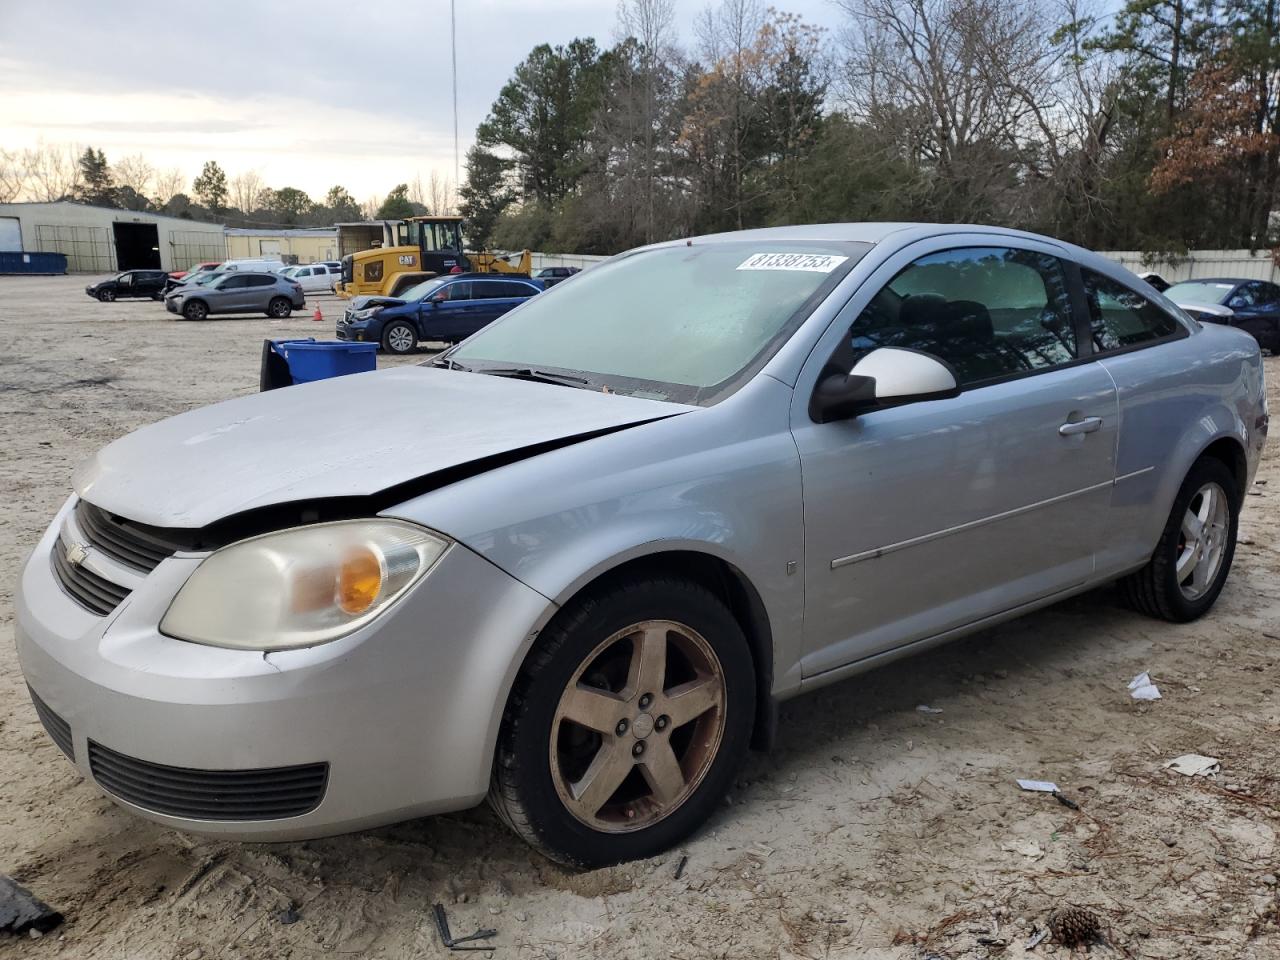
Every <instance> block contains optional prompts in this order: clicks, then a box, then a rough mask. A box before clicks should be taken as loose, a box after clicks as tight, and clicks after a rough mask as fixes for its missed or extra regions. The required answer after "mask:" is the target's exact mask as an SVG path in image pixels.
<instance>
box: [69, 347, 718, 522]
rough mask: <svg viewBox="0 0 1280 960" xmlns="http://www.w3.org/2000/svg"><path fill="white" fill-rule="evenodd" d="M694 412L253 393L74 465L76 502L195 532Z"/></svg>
mask: <svg viewBox="0 0 1280 960" xmlns="http://www.w3.org/2000/svg"><path fill="white" fill-rule="evenodd" d="M693 409H696V408H695V407H689V406H685V405H682V404H676V403H665V402H662V401H657V400H642V399H639V398H635V397H625V396H618V395H616V394H605V393H599V392H596V391H593V390H581V389H577V388H572V387H562V386H556V385H551V384H545V383H533V382H529V381H525V380H514V379H510V378H507V377H496V376H486V375H481V374H475V373H463V372H460V371H450V370H442V369H437V368H432V367H417V366H411V367H399V368H396V369H391V370H380V371H377V372H374V373H362V374H355V375H352V376H346V377H338V378H335V379H332V380H322V381H319V382H317V383H310V384H302V385H300V386H294V387H286V388H284V389H282V390H272V391H270V392H268V393H258V394H253V395H251V396H247V397H240V398H238V399H235V400H228V401H225V402H223V403H218V404H214V405H213V406H209V407H202V408H200V409H198V410H192V411H190V412H189V413H183V414H180V415H179V416H176V417H172V418H170V419H168V420H162V421H160V422H159V423H155V424H152V425H151V426H147V427H143V428H142V429H140V430H137V431H135V432H133V433H131V434H128V435H127V436H124V437H122V438H120V439H119V440H117V441H115V442H114V443H112V444H110V445H108V446H106V447H104V448H103V449H102V450H100V451H98V453H96V454H95V455H94V456H93V457H91V458H90V459H89V460H87V461H86V462H84V463H83V464H81V465H80V466H79V467H78V468H77V469H76V471H75V474H74V475H73V478H72V479H73V483H74V486H75V489H76V493H78V494H79V495H80V496H81V497H83V498H85V499H86V500H88V501H90V502H91V503H94V504H96V505H97V506H99V507H102V508H103V509H105V510H109V511H111V512H112V513H116V514H119V515H120V516H123V517H127V518H128V519H130V520H135V521H138V522H140V523H146V524H150V525H152V526H158V527H177V528H188V529H190V528H198V527H203V526H206V525H208V524H210V523H212V522H214V521H216V520H221V519H223V518H225V517H228V516H231V515H233V514H237V513H241V512H243V511H245V510H251V509H254V508H256V507H265V506H271V505H274V504H282V503H289V502H293V501H302V500H313V499H322V498H328V497H358V496H369V495H373V494H377V493H379V492H381V491H384V490H387V489H388V488H390V487H394V486H396V485H397V484H401V483H406V482H409V481H414V480H418V479H422V478H426V477H429V476H430V475H432V474H434V473H437V472H439V471H442V470H448V469H450V468H456V467H462V466H464V465H466V464H469V463H474V462H476V461H481V460H484V459H486V458H490V457H498V456H504V455H507V456H509V455H511V454H513V453H515V454H518V452H519V451H520V450H522V449H525V448H531V447H539V446H540V445H545V444H549V443H557V442H572V441H573V438H575V437H581V436H584V435H590V434H594V433H597V432H599V431H607V430H612V429H618V428H621V427H626V426H630V425H634V424H639V423H644V422H646V421H649V420H656V419H660V418H663V417H668V416H671V415H673V414H680V413H685V412H688V411H690V410H693Z"/></svg>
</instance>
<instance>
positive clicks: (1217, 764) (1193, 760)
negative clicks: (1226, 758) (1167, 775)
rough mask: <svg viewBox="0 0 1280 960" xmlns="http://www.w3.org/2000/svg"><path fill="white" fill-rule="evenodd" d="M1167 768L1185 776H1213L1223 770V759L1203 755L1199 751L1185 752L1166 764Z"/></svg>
mask: <svg viewBox="0 0 1280 960" xmlns="http://www.w3.org/2000/svg"><path fill="white" fill-rule="evenodd" d="M1164 766H1165V769H1166V770H1172V771H1173V772H1174V773H1180V774H1182V775H1183V776H1184V777H1213V776H1217V775H1218V774H1219V773H1221V772H1222V761H1221V760H1219V759H1218V758H1217V757H1202V756H1201V755H1200V754H1198V753H1184V754H1183V755H1182V756H1180V757H1174V758H1173V759H1172V760H1170V761H1169V762H1168V763H1166V764H1165V765H1164Z"/></svg>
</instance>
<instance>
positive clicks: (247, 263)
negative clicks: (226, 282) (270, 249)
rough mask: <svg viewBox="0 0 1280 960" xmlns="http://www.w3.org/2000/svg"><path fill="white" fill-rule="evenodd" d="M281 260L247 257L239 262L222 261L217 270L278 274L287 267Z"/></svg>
mask: <svg viewBox="0 0 1280 960" xmlns="http://www.w3.org/2000/svg"><path fill="white" fill-rule="evenodd" d="M287 266H288V264H286V263H285V262H284V261H283V260H276V259H272V258H271V257H248V258H245V259H241V260H224V261H223V263H222V266H220V267H219V268H218V269H219V270H221V271H226V270H257V271H258V272H260V273H263V272H265V273H280V272H282V271H283V270H284V268H285V267H287Z"/></svg>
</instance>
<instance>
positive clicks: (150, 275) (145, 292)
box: [84, 270, 169, 303]
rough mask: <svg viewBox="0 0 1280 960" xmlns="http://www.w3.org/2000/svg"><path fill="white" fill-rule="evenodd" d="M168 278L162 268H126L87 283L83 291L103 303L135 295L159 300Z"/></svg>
mask: <svg viewBox="0 0 1280 960" xmlns="http://www.w3.org/2000/svg"><path fill="white" fill-rule="evenodd" d="M168 279H169V275H168V274H167V273H165V272H164V271H163V270H126V271H125V272H124V273H117V274H116V275H115V276H114V277H111V278H109V279H107V280H99V281H98V282H97V283H91V284H89V285H88V286H87V287H85V288H84V292H85V293H87V294H88V295H89V296H91V297H93V298H94V299H96V300H102V301H103V302H104V303H105V302H110V301H112V300H124V299H128V298H137V297H146V298H149V299H151V300H159V299H160V297H161V296H163V294H164V287H165V283H166V281H168Z"/></svg>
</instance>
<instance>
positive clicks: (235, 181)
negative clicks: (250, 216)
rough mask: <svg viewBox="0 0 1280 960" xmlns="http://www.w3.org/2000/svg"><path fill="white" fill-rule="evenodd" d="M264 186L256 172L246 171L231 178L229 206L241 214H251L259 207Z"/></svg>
mask: <svg viewBox="0 0 1280 960" xmlns="http://www.w3.org/2000/svg"><path fill="white" fill-rule="evenodd" d="M264 187H266V184H265V183H264V182H263V180H262V176H261V174H259V173H258V171H257V170H246V171H245V172H244V173H240V174H237V175H236V176H234V177H232V178H231V205H232V206H233V207H235V208H236V209H237V210H239V211H241V212H242V213H252V212H253V211H254V210H257V209H259V208H260V206H261V202H260V198H261V197H262V191H263V188H264Z"/></svg>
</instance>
